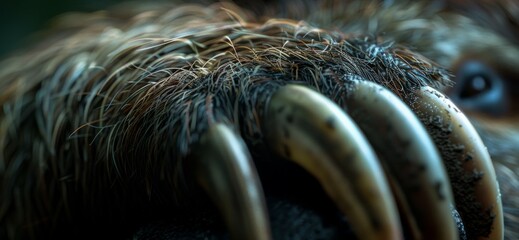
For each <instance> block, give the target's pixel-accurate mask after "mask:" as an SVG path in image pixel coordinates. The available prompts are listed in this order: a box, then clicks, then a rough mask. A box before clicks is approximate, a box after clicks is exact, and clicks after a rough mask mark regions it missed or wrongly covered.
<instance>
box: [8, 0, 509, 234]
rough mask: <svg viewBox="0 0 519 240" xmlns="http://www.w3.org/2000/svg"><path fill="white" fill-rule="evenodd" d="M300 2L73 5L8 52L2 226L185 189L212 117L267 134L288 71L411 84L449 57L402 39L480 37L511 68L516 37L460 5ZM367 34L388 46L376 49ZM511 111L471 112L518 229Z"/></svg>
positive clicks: (108, 210) (101, 211)
mask: <svg viewBox="0 0 519 240" xmlns="http://www.w3.org/2000/svg"><path fill="white" fill-rule="evenodd" d="M284 4H287V5H284ZM305 4H306V5H290V6H301V7H286V6H288V3H280V4H277V3H276V4H274V5H275V7H272V8H270V7H266V8H265V9H254V11H255V12H260V14H261V16H266V17H264V18H265V19H268V20H264V21H266V22H265V23H263V22H261V21H259V22H257V19H258V18H259V17H256V15H254V14H253V13H251V12H248V11H247V10H243V9H239V8H236V7H235V6H234V5H231V4H220V5H213V6H211V7H200V6H182V7H179V6H176V5H170V6H168V7H164V6H160V7H157V6H144V5H141V6H139V7H137V8H132V9H137V10H132V11H127V12H125V11H117V10H115V11H113V12H110V13H107V12H99V13H96V14H87V15H82V14H73V15H68V16H65V17H64V19H62V20H61V21H59V22H58V24H57V26H56V27H55V29H56V30H54V32H53V34H50V35H51V37H49V38H47V40H46V41H44V42H41V43H40V44H38V45H37V46H36V47H34V48H33V49H31V50H29V51H24V52H23V53H19V54H17V55H15V56H13V57H11V58H9V59H8V60H6V61H4V62H3V63H2V68H1V69H2V70H1V71H0V89H3V91H4V92H3V94H2V95H1V96H0V105H1V106H2V110H1V111H0V119H1V120H0V196H2V197H1V198H0V200H1V202H0V222H1V223H2V224H1V225H2V228H1V229H0V236H2V234H5V235H7V236H9V237H11V238H17V237H20V236H21V235H19V234H21V233H23V234H27V233H29V235H31V236H36V235H39V234H43V233H44V234H48V233H49V232H55V231H56V230H57V229H53V228H52V227H50V228H49V226H54V227H58V226H59V227H62V226H67V222H69V220H70V219H72V220H77V219H78V218H81V217H85V218H88V219H86V220H85V222H89V221H93V220H94V219H95V220H97V219H99V218H107V219H110V220H112V219H120V218H121V214H122V213H124V212H126V211H127V210H128V209H133V210H135V212H136V213H135V214H136V215H138V212H139V211H145V209H144V207H142V206H147V205H150V204H152V205H153V204H157V205H161V204H163V203H165V202H176V203H178V204H179V206H182V205H184V204H186V203H185V202H186V201H189V196H188V195H186V194H187V193H188V192H189V191H188V188H187V186H188V184H189V183H186V182H185V178H184V176H183V170H184V164H185V163H184V161H185V159H186V156H188V154H189V152H190V147H191V144H192V143H194V142H196V141H197V139H198V137H199V135H200V133H201V132H203V130H204V129H205V128H206V127H207V124H210V122H213V121H222V122H227V123H234V124H236V125H237V130H239V131H240V132H241V133H242V135H243V136H244V138H245V139H246V140H247V141H248V142H249V143H251V144H252V143H254V142H256V141H257V140H258V139H260V138H258V136H261V129H260V125H259V123H258V122H257V120H256V119H257V115H258V114H261V112H262V110H261V108H260V107H261V106H262V105H261V104H262V103H263V101H264V100H265V99H266V98H267V96H268V94H269V93H271V92H272V91H273V90H274V89H276V88H277V87H279V86H281V85H283V84H286V83H287V82H291V81H295V82H298V83H300V84H305V85H308V86H311V87H313V88H315V89H318V90H319V91H321V92H322V93H323V94H325V95H327V96H329V97H330V98H332V99H333V100H335V101H337V102H340V94H341V91H344V89H343V88H341V85H340V84H336V83H335V82H334V80H333V79H334V78H336V77H342V76H344V75H345V74H350V73H353V74H355V75H358V76H360V77H362V78H365V79H367V80H371V81H375V82H379V83H381V84H384V85H386V86H388V87H390V88H392V89H393V90H394V91H395V92H397V93H398V94H399V95H400V96H405V91H406V90H408V88H414V87H417V86H420V85H424V84H433V85H435V86H443V85H442V84H445V83H447V82H448V81H447V80H446V78H447V75H446V73H445V72H444V71H443V70H442V69H440V68H438V67H437V65H435V64H431V63H429V62H428V61H427V60H425V58H424V57H422V56H421V55H418V54H414V53H411V51H409V50H407V49H406V48H402V47H400V46H403V45H405V46H409V47H410V48H411V49H412V50H414V51H417V52H419V53H421V54H423V55H425V56H426V57H429V58H431V59H433V60H435V61H436V62H438V63H440V64H442V65H444V66H448V67H451V68H453V69H454V68H455V66H456V65H457V62H458V61H462V60H463V59H464V58H465V57H466V56H480V55H481V57H485V59H486V58H488V57H486V56H484V54H481V53H486V52H489V51H491V52H492V53H494V54H493V55H492V57H490V60H492V61H494V62H495V64H496V65H499V66H502V67H503V68H506V69H510V71H512V73H515V72H514V71H515V68H512V67H511V66H513V64H509V63H514V61H515V60H516V58H517V56H519V54H515V53H517V52H518V51H519V50H518V48H517V46H516V45H515V43H514V42H513V41H511V40H509V39H510V38H507V37H506V36H504V35H500V34H498V33H496V32H493V31H492V30H489V29H488V28H486V27H485V26H484V25H482V24H481V23H480V22H478V21H474V20H473V19H472V18H471V17H470V16H471V15H469V17H466V16H464V15H463V14H459V13H458V12H456V11H454V12H453V11H452V10H451V9H454V10H456V9H457V8H456V7H452V8H443V7H442V6H436V5H431V6H428V5H423V4H420V3H418V4H410V3H405V4H402V5H400V4H394V5H391V6H387V7H384V6H381V5H380V4H379V3H378V2H368V3H366V2H363V3H359V2H350V3H344V2H342V1H323V2H321V3H320V4H316V3H315V2H312V1H307V2H305ZM283 6H285V7H283ZM305 6H306V7H305ZM272 9H281V10H286V11H278V10H272ZM308 9H312V11H308ZM315 9H320V10H319V11H314V10H315ZM135 13H139V14H135ZM273 17H282V18H290V19H295V21H294V20H284V19H274V18H273ZM73 19H81V21H70V20H73ZM300 19H303V20H304V21H301V22H300V21H298V20H300ZM365 35H367V36H371V38H365V37H363V36H365ZM366 39H371V40H366ZM373 39H377V40H373ZM467 39H471V40H473V42H471V44H470V45H467V44H466V42H467ZM388 41H394V42H395V43H394V44H387V42H388ZM363 44H368V45H370V46H377V47H380V48H381V49H383V50H384V51H383V52H384V53H385V54H386V55H383V56H381V55H378V56H375V57H370V56H369V54H366V51H365V49H364V50H363V49H362V47H363ZM352 49H353V50H352ZM476 50H477V51H476ZM490 60H489V61H490ZM496 61H497V62H496ZM501 62H503V64H501ZM515 62H517V61H515ZM392 64H393V65H395V66H396V65H398V64H401V65H398V66H399V68H396V67H394V66H393V65H392ZM509 65H510V67H508V66H509ZM392 66H393V67H392ZM380 69H389V70H387V71H380ZM330 83H333V84H331V85H330ZM235 101H237V102H238V103H239V104H238V105H235V104H234V102H235ZM206 103H211V104H208V105H206ZM235 112H238V115H236V114H235ZM507 117H508V119H509V120H508V122H509V123H507V124H501V125H493V124H489V123H488V122H492V121H496V120H495V119H492V118H488V117H486V118H482V117H480V118H478V117H477V116H476V115H474V118H473V119H474V120H475V121H478V122H479V123H480V124H478V126H479V127H480V130H481V132H482V136H483V137H484V139H485V140H486V143H487V144H488V145H489V150H490V152H491V154H492V155H493V157H494V160H495V162H496V170H497V173H498V176H499V180H500V182H501V187H502V193H503V199H504V206H505V217H506V224H507V233H506V234H507V238H510V239H514V238H515V237H516V236H517V234H518V229H519V227H518V226H517V224H518V219H517V218H518V216H519V213H518V211H519V210H518V207H519V203H518V199H519V196H518V195H517V194H518V193H517V192H518V191H517V189H519V188H518V187H519V184H518V179H519V177H518V176H517V173H516V172H517V170H516V169H518V166H517V164H518V160H517V159H516V157H517V154H516V151H515V149H517V148H518V147H517V146H519V143H518V142H519V140H517V138H518V137H517V136H519V130H518V127H516V124H514V123H515V122H516V121H515V120H514V118H513V117H514V116H513V115H510V116H507ZM193 123H196V124H193ZM149 136H153V137H152V138H150V137H149ZM164 142H167V143H168V144H167V145H164V144H163V143H164ZM503 142H505V143H506V144H503ZM143 159H145V160H146V161H143ZM159 159H167V160H159ZM130 186H131V187H130ZM169 189H175V191H173V192H172V191H170V190H169ZM34 199H38V200H36V201H35V200H34ZM90 218H92V219H90ZM106 221H109V220H106ZM4 223H5V224H4Z"/></svg>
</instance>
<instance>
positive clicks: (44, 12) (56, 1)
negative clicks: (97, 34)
mask: <svg viewBox="0 0 519 240" xmlns="http://www.w3.org/2000/svg"><path fill="white" fill-rule="evenodd" d="M123 1H124V0H104V1H101V0H69V1H67V0H11V1H2V3H1V4H0V57H3V56H5V55H6V54H8V53H9V52H11V51H13V50H14V49H17V48H21V47H23V46H24V45H26V44H29V43H30V41H34V39H30V36H31V34H33V33H34V32H36V31H38V30H40V29H44V28H45V27H46V26H48V25H49V21H50V20H51V19H52V18H54V17H56V16H57V15H59V14H62V13H64V12H69V11H95V10H100V9H103V8H106V7H108V6H111V5H114V4H116V3H118V2H123Z"/></svg>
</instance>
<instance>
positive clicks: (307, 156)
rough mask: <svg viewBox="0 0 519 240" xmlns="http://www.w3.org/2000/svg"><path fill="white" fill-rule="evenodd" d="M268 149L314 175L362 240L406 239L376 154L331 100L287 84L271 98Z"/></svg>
mask: <svg viewBox="0 0 519 240" xmlns="http://www.w3.org/2000/svg"><path fill="white" fill-rule="evenodd" d="M264 122H265V125H264V126H265V127H264V130H265V136H266V140H267V141H268V142H269V144H270V146H271V147H272V148H273V149H274V150H275V151H276V152H278V153H280V154H281V155H283V156H284V157H286V158H288V159H290V160H292V161H295V162H296V163H297V164H299V165H301V166H303V167H304V168H305V169H306V170H307V171H309V172H310V173H311V174H313V175H314V176H315V177H316V178H317V179H318V180H319V182H320V183H321V185H322V186H323V188H324V189H325V191H326V192H327V194H328V195H329V196H330V197H331V199H332V200H334V201H335V203H336V204H337V205H338V207H339V208H340V209H341V210H342V211H343V212H344V213H345V214H346V215H347V216H348V217H349V219H350V222H351V224H352V228H353V229H354V231H355V232H356V234H357V235H358V236H362V239H402V233H401V227H400V221H399V217H398V213H397V209H396V205H395V203H394V202H393V198H392V197H391V192H390V189H389V186H388V185H387V183H386V180H385V179H384V173H383V171H382V169H381V167H380V165H379V163H378V161H377V159H376V156H375V154H374V152H373V150H372V149H371V147H370V146H369V144H368V142H367V141H366V139H365V137H364V136H363V135H362V133H361V132H360V130H359V129H358V127H357V126H356V125H355V124H354V123H353V121H352V120H351V119H350V118H349V117H348V116H347V115H346V114H345V113H344V112H343V111H342V110H341V109H340V108H339V107H338V106H337V105H335V104H334V103H333V102H331V101H330V100H328V99H326V98H325V97H324V96H322V95H320V94H318V93H316V92H314V91H312V90H310V89H308V88H305V87H301V86H294V85H288V86H285V87H282V88H281V89H279V90H278V91H277V92H276V93H275V94H274V95H273V96H272V98H271V99H270V103H269V105H268V108H267V115H266V117H265V119H264Z"/></svg>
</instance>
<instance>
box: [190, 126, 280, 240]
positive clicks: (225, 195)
mask: <svg viewBox="0 0 519 240" xmlns="http://www.w3.org/2000/svg"><path fill="white" fill-rule="evenodd" d="M200 149H203V150H202V151H201V150H200ZM197 150H198V151H197ZM194 161H195V163H194V164H195V165H194V166H195V174H196V177H197V179H198V181H199V183H200V184H201V185H202V187H203V188H204V189H205V190H206V192H207V193H208V194H209V196H210V197H211V198H212V199H213V201H214V202H215V204H216V205H217V206H218V208H219V209H220V211H221V212H222V215H223V217H224V219H225V221H226V224H227V226H228V228H229V232H230V235H231V238H232V239H257V240H265V239H270V238H271V236H270V227H269V223H268V216H267V210H266V205H265V200H264V196H263V190H262V187H261V184H260V181H259V178H258V174H257V172H256V168H255V166H254V164H253V162H252V160H251V157H250V155H249V152H248V151H247V148H246V147H245V144H244V143H243V142H242V141H241V139H240V138H239V137H237V136H236V135H235V134H234V133H233V132H232V131H231V130H230V129H229V128H228V127H226V126H225V125H223V124H214V125H212V126H210V127H209V129H208V131H207V132H206V133H205V134H204V136H202V138H201V139H200V145H199V146H198V148H197V149H195V158H194Z"/></svg>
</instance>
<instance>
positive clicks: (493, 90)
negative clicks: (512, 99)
mask: <svg viewBox="0 0 519 240" xmlns="http://www.w3.org/2000/svg"><path fill="white" fill-rule="evenodd" d="M455 74H456V77H455V79H456V86H455V87H454V89H453V91H452V92H451V94H450V95H451V98H452V99H453V101H455V102H456V103H457V104H458V105H459V106H460V107H462V108H464V109H467V110H470V111H474V112H480V113H486V114H490V115H494V116H499V115H503V114H505V113H506V112H507V110H508V104H509V103H508V96H507V92H506V86H505V82H504V81H503V79H502V78H501V77H500V76H499V75H498V74H497V73H496V72H495V71H494V70H493V69H492V68H491V67H490V66H488V65H486V64H485V63H483V62H479V61H467V62H465V63H463V64H462V65H461V66H460V67H459V68H458V69H457V71H456V72H455Z"/></svg>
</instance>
